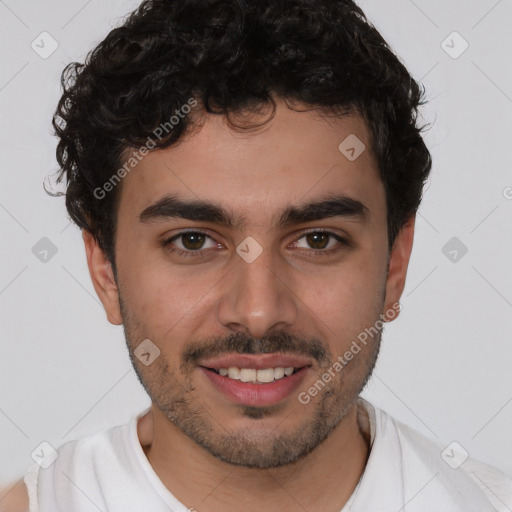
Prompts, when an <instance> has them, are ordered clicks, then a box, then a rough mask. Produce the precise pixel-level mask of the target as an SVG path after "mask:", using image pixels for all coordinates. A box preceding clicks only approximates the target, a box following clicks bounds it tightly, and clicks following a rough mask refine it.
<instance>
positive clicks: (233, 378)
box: [198, 354, 312, 407]
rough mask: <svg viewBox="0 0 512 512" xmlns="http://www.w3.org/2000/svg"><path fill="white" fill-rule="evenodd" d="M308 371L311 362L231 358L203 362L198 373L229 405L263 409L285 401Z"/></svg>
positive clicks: (266, 356) (285, 358)
mask: <svg viewBox="0 0 512 512" xmlns="http://www.w3.org/2000/svg"><path fill="white" fill-rule="evenodd" d="M311 367H312V362H311V361H309V360H308V359H305V358H303V357H298V356H286V355H283V354H258V355H253V354H235V355H232V356H224V357H221V358H217V359H215V360H211V361H204V362H202V363H201V364H200V365H199V367H198V369H199V370H200V371H201V373H202V374H203V375H204V376H205V377H206V379H207V382H208V383H209V384H213V386H212V387H213V388H214V390H216V391H217V392H220V394H221V395H222V396H223V397H224V398H227V399H228V400H229V401H230V402H231V403H235V404H239V405H246V406H253V407H258V406H260V407H263V406H270V405H276V404H278V403H280V402H282V401H283V400H285V399H286V398H288V397H289V396H290V395H291V394H292V393H293V391H294V390H296V389H297V388H298V386H299V385H300V383H301V382H302V381H303V380H304V378H305V377H306V375H307V374H308V373H309V372H310V371H311Z"/></svg>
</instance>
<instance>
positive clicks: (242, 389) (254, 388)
mask: <svg viewBox="0 0 512 512" xmlns="http://www.w3.org/2000/svg"><path fill="white" fill-rule="evenodd" d="M199 369H200V370H201V371H202V372H203V374H204V375H206V377H207V378H208V379H210V382H211V383H212V384H213V385H214V386H215V387H216V388H217V389H218V390H220V391H221V392H222V393H223V394H224V395H226V396H227V397H228V398H229V399H230V400H231V401H232V402H234V403H237V404H241V405H249V406H253V407H262V406H269V405H276V404H278V403H279V402H281V401H282V400H284V399H285V398H287V397H288V396H290V395H291V394H292V393H293V392H294V391H295V390H296V389H297V388H298V387H299V385H300V383H301V382H302V381H303V380H304V378H305V376H306V374H307V371H308V367H307V366H306V367H304V368H301V369H300V370H299V371H297V372H295V373H293V374H292V375H289V376H288V377H283V378H282V379H278V380H275V381H273V382H268V383H262V384H251V383H248V382H242V381H240V380H234V379H230V378H228V377H223V376H222V375H219V374H218V373H215V372H213V371H211V370H207V369H206V368H204V367H199Z"/></svg>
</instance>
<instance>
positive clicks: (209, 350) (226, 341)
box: [181, 331, 330, 366]
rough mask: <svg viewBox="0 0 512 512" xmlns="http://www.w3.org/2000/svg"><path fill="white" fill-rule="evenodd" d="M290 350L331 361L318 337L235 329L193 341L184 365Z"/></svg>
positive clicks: (317, 360) (183, 362) (320, 363)
mask: <svg viewBox="0 0 512 512" xmlns="http://www.w3.org/2000/svg"><path fill="white" fill-rule="evenodd" d="M276 352H277V353H285V352H286V353H287V354H296V355H301V356H307V357H310V358H312V359H314V360H315V361H316V362H317V363H318V364H319V366H323V365H324V364H326V363H327V362H328V361H330V353H329V352H328V350H327V349H326V348H325V347H324V345H323V343H322V342H321V341H320V340H319V339H318V338H314V337H306V336H303V337H300V338H299V337H296V336H295V335H293V334H290V333H288V332H286V331H273V332H272V333H270V334H269V335H268V336H265V337H264V338H260V339H255V338H253V337H251V336H248V335H247V334H244V333H242V332H234V333H231V334H229V335H228V336H225V337H216V338H214V339H213V340H211V341H202V342H193V343H191V344H189V345H188V346H187V348H186V349H185V350H184V351H183V352H182V355H181V361H182V365H183V366H188V365H195V364H197V362H198V361H199V360H200V359H209V358H212V357H216V356H221V355H225V354H232V353H236V354H270V353H276Z"/></svg>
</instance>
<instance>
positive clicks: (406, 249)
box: [382, 215, 416, 322]
mask: <svg viewBox="0 0 512 512" xmlns="http://www.w3.org/2000/svg"><path fill="white" fill-rule="evenodd" d="M415 222H416V216H415V215H411V217H409V219H408V220H407V221H406V223H405V224H404V225H403V226H402V228H401V229H400V231H399V233H398V235H397V236H396V239H395V242H394V244H393V248H392V250H391V254H390V257H389V271H388V276H387V280H386V300H385V301H384V310H383V311H382V314H383V315H384V317H385V321H388V322H391V321H392V320H394V319H395V318H396V317H397V316H398V315H399V314H400V309H399V307H398V305H399V301H400V297H401V296H402V293H403V291H404V288H405V278H406V276H407V267H408V265H409V259H410V257H411V251H412V245H413V240H414V225H415Z"/></svg>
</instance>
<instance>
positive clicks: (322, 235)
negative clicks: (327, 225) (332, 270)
mask: <svg viewBox="0 0 512 512" xmlns="http://www.w3.org/2000/svg"><path fill="white" fill-rule="evenodd" d="M300 240H305V242H306V246H304V245H300ZM337 245H348V244H347V242H346V240H345V239H343V238H342V237H340V236H338V235H336V234H334V233H330V232H329V231H310V232H309V233H306V234H304V235H303V236H301V237H300V238H299V239H298V240H297V241H296V242H294V246H295V247H298V248H304V249H309V250H310V252H317V253H320V254H321V253H327V254H329V253H331V252H336V251H337V250H339V247H336V246H337Z"/></svg>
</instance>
